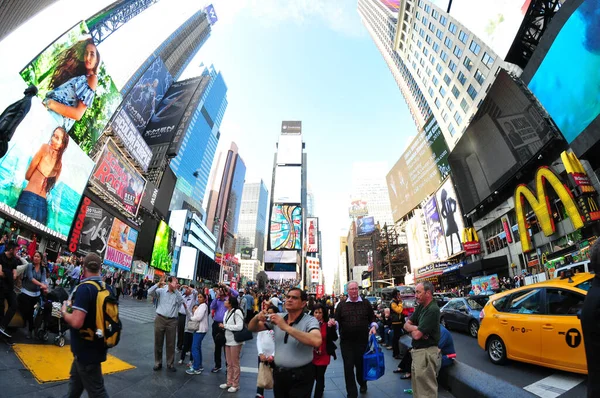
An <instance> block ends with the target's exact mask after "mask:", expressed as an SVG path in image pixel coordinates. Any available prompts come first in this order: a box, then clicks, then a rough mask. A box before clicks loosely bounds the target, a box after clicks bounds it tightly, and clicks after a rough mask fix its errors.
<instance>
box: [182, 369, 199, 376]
mask: <svg viewBox="0 0 600 398" xmlns="http://www.w3.org/2000/svg"><path fill="white" fill-rule="evenodd" d="M185 373H187V374H189V375H199V374H202V369H198V370H196V369H194V368H189V369H188V370H186V371H185Z"/></svg>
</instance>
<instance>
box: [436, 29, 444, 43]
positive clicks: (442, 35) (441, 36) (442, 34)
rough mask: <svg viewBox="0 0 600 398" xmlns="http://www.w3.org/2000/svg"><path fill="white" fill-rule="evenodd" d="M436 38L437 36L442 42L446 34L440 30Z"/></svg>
mask: <svg viewBox="0 0 600 398" xmlns="http://www.w3.org/2000/svg"><path fill="white" fill-rule="evenodd" d="M435 36H436V37H437V38H438V39H440V40H442V38H443V37H444V32H442V31H441V30H440V29H438V30H437V31H436V32H435Z"/></svg>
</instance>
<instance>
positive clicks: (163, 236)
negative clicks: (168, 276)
mask: <svg viewBox="0 0 600 398" xmlns="http://www.w3.org/2000/svg"><path fill="white" fill-rule="evenodd" d="M174 249H175V234H174V233H173V232H172V231H171V228H169V226H168V225H167V223H166V222H164V221H161V222H160V223H159V224H158V228H157V229H156V237H155V238H154V248H153V249H152V259H151V260H150V266H152V267H154V268H157V269H160V270H163V271H165V272H171V266H172V265H173V250H174Z"/></svg>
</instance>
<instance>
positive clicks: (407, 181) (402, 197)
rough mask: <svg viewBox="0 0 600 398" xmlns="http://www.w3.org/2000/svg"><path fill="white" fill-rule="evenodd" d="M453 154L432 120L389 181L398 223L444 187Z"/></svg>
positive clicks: (391, 174) (411, 145) (396, 165)
mask: <svg viewBox="0 0 600 398" xmlns="http://www.w3.org/2000/svg"><path fill="white" fill-rule="evenodd" d="M449 153H450V151H448V146H447V145H446V140H445V139H444V135H443V134H442V131H441V129H440V127H439V126H438V123H437V121H436V120H435V118H434V117H433V116H432V117H431V118H429V120H428V121H427V123H425V127H424V128H423V130H421V131H420V132H419V133H418V134H417V137H416V138H415V139H413V140H412V142H411V143H410V145H409V146H408V148H407V149H406V151H404V153H403V154H402V156H401V157H400V159H399V160H398V162H396V164H395V165H394V167H392V170H390V172H389V173H388V175H387V177H386V179H387V185H388V191H389V194H390V204H391V206H392V215H393V217H394V221H398V220H400V219H401V218H402V217H404V216H405V215H406V214H407V213H408V212H410V211H411V210H412V209H414V208H415V207H417V206H418V205H419V203H421V201H423V199H425V198H426V197H427V196H428V195H431V194H432V193H433V192H434V191H435V190H436V189H437V188H438V187H439V186H440V184H441V182H442V181H443V180H444V178H446V176H447V175H448V174H449V173H450V166H449V165H448V154H449Z"/></svg>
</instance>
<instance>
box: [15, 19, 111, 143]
mask: <svg viewBox="0 0 600 398" xmlns="http://www.w3.org/2000/svg"><path fill="white" fill-rule="evenodd" d="M21 77H22V78H23V80H25V82H26V83H27V84H28V85H31V84H33V85H35V86H36V87H37V88H38V94H37V95H38V96H39V97H40V98H41V99H43V103H44V105H45V106H46V108H47V110H48V113H49V114H50V115H51V116H52V118H53V119H54V120H55V122H56V125H58V126H61V127H63V128H64V129H65V130H66V131H67V132H68V133H69V134H70V135H71V137H72V138H73V140H74V141H75V143H76V144H77V145H79V146H80V147H81V149H83V151H84V152H85V153H89V152H90V151H91V150H92V148H93V147H94V144H95V143H96V141H97V140H98V137H100V135H101V134H102V131H103V130H104V127H105V126H106V123H107V122H108V120H109V118H110V117H111V116H112V114H113V113H114V111H115V109H116V108H117V106H118V105H119V104H120V103H121V94H120V93H119V90H117V87H116V86H115V84H114V83H113V81H112V78H111V77H110V75H109V74H108V73H107V72H106V69H105V66H104V63H103V62H102V58H101V56H100V53H99V52H98V49H97V48H96V45H95V44H94V42H93V40H92V37H91V36H90V34H89V30H88V28H87V26H86V24H85V22H83V21H82V22H80V23H79V24H77V25H76V26H74V27H73V28H72V29H70V30H69V31H68V32H66V33H65V34H64V35H62V36H61V37H59V38H58V39H57V40H56V41H55V42H53V43H52V44H50V46H48V47H47V48H46V49H45V50H44V51H43V52H42V53H40V54H39V55H38V56H37V57H36V58H35V59H34V60H33V61H31V63H30V64H29V65H27V66H26V67H25V68H24V69H23V70H22V71H21Z"/></svg>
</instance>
